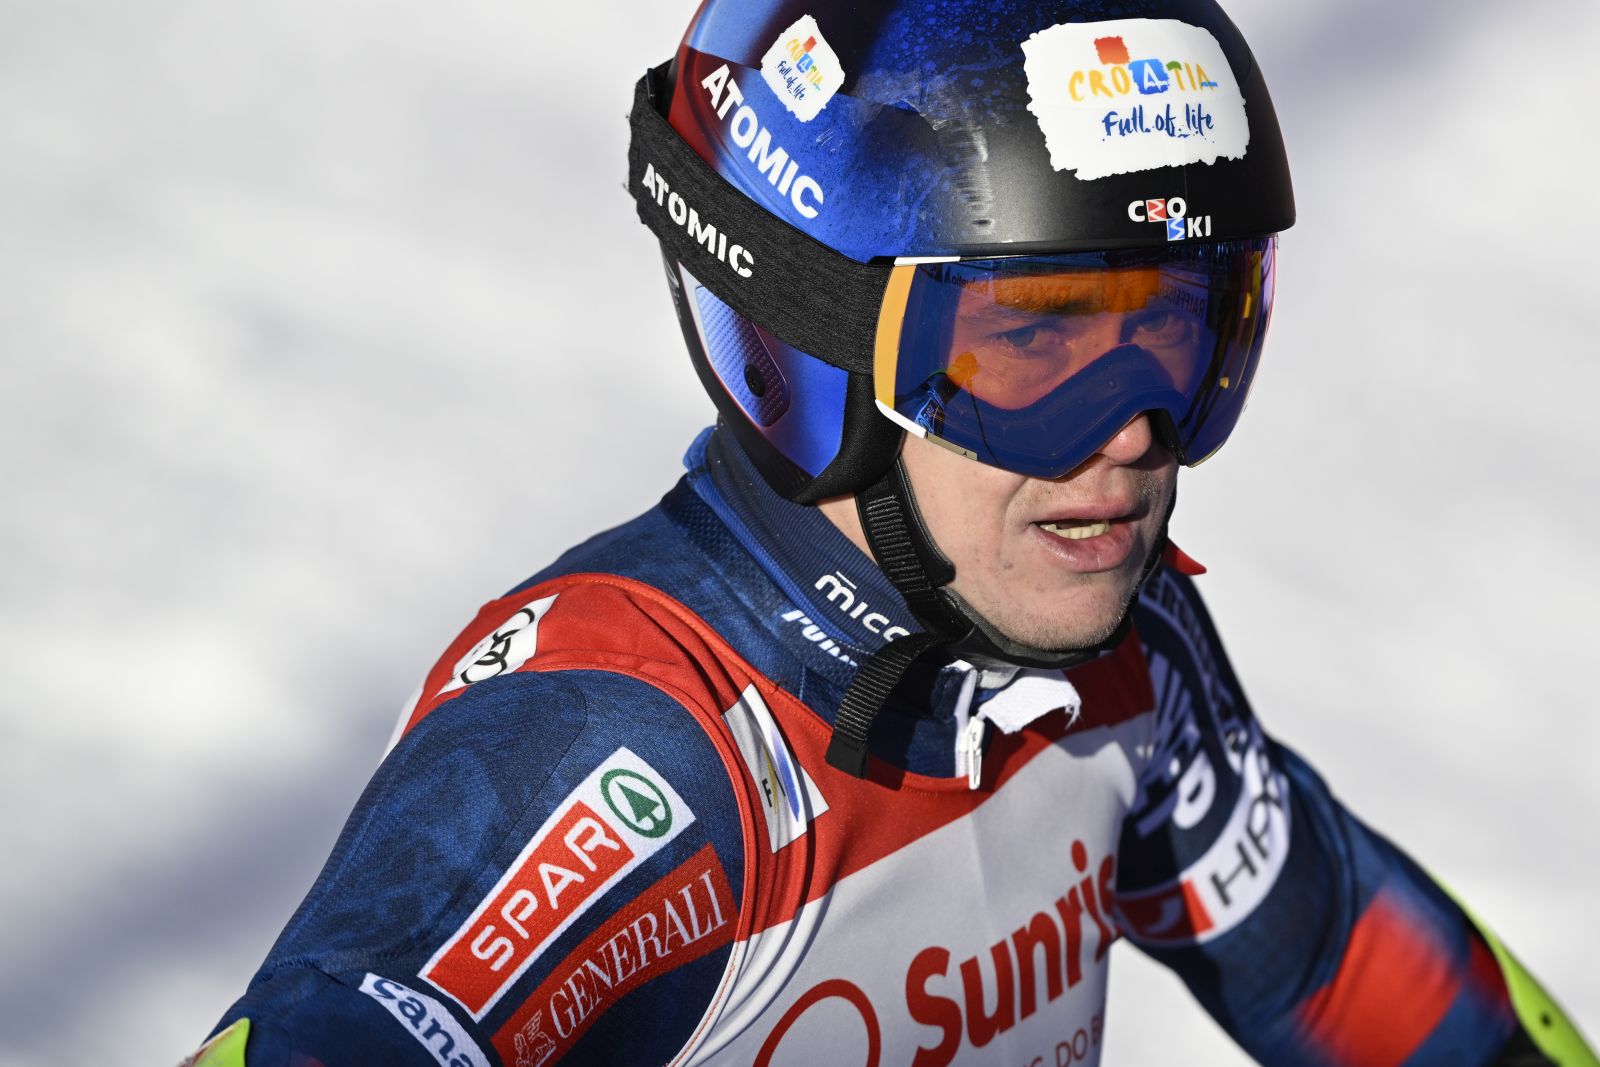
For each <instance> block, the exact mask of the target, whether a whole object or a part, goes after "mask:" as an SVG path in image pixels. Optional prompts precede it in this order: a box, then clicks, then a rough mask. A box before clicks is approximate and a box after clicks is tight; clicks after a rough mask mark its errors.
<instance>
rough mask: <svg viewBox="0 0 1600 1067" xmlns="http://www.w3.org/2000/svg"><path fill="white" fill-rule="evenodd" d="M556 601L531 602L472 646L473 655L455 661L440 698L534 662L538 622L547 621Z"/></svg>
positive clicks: (547, 598)
mask: <svg viewBox="0 0 1600 1067" xmlns="http://www.w3.org/2000/svg"><path fill="white" fill-rule="evenodd" d="M555 600H556V598H555V597H553V596H547V597H541V598H539V599H538V600H534V601H530V602H529V603H527V604H525V605H523V607H522V608H521V609H520V610H519V611H517V613H516V614H514V615H512V616H511V618H509V619H507V620H506V621H505V622H503V623H501V624H500V625H499V626H497V627H495V629H494V632H493V633H491V634H490V635H489V636H488V637H485V638H484V639H483V640H482V641H479V642H478V643H477V644H476V645H473V646H472V649H471V651H469V652H468V653H467V654H466V655H465V656H462V657H461V658H460V659H459V660H457V661H456V665H455V667H454V668H453V669H452V670H451V672H450V681H449V683H448V684H447V685H446V686H445V687H444V688H443V689H441V690H439V692H440V694H441V695H442V694H444V693H449V692H451V691H453V690H456V689H464V688H466V687H467V686H469V685H475V684H476V683H478V682H486V681H488V680H489V679H490V678H498V677H500V676H501V675H502V674H510V673H511V672H512V671H514V670H516V669H517V668H518V667H520V666H522V665H523V664H524V663H526V662H528V661H529V660H530V659H532V658H533V656H534V653H535V652H537V651H538V648H539V620H540V619H542V618H544V616H545V612H547V611H549V610H550V605H551V604H554V603H555Z"/></svg>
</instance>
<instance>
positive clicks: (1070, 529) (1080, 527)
mask: <svg viewBox="0 0 1600 1067" xmlns="http://www.w3.org/2000/svg"><path fill="white" fill-rule="evenodd" d="M1039 528H1040V529H1041V530H1046V531H1048V532H1050V533H1053V534H1055V535H1056V536H1057V537H1062V538H1065V539H1066V540H1068V541H1087V540H1089V538H1091V537H1102V536H1104V535H1105V534H1108V533H1110V532H1111V524H1110V523H1109V522H1105V521H1103V520H1102V521H1100V522H1041V523H1040V524H1039Z"/></svg>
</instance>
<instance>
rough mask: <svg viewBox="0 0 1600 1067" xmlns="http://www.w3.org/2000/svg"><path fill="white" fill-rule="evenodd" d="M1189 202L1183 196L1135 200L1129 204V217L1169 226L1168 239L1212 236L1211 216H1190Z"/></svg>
mask: <svg viewBox="0 0 1600 1067" xmlns="http://www.w3.org/2000/svg"><path fill="white" fill-rule="evenodd" d="M1188 216H1189V202H1188V201H1187V200H1185V199H1184V198H1183V197H1181V196H1173V197H1168V198H1167V199H1165V200H1135V201H1134V202H1133V203H1131V204H1129V205H1128V218H1130V219H1132V220H1133V221H1134V222H1154V223H1159V224H1160V225H1162V226H1165V227H1166V228H1167V240H1169V241H1184V240H1188V239H1189V238H1191V237H1210V236H1211V216H1210V215H1200V216H1197V217H1195V218H1189V217H1188Z"/></svg>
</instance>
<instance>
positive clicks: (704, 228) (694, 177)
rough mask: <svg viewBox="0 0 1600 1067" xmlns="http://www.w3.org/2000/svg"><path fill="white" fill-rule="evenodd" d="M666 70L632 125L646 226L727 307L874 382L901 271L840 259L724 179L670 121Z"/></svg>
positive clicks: (640, 89) (639, 100)
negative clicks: (662, 99) (886, 314)
mask: <svg viewBox="0 0 1600 1067" xmlns="http://www.w3.org/2000/svg"><path fill="white" fill-rule="evenodd" d="M666 70H667V64H662V65H661V66H659V67H656V68H654V69H653V70H650V71H648V72H646V74H645V76H644V77H643V78H640V79H639V83H638V85H637V86H635V87H634V94H633V111H632V113H631V114H630V115H629V117H628V122H629V126H630V128H631V130H632V134H633V136H632V140H631V141H630V143H629V145H628V172H629V173H628V191H629V192H630V193H632V194H633V197H634V201H635V203H636V205H637V207H638V211H639V221H641V222H643V223H644V224H645V225H646V226H648V227H649V228H650V230H651V232H653V233H654V234H655V235H656V237H657V238H659V239H660V241H661V244H662V245H663V246H664V247H665V248H666V249H667V251H668V254H669V255H671V256H672V257H673V258H674V259H676V260H677V261H678V262H679V263H682V264H683V265H684V266H686V267H687V268H688V269H689V271H690V273H692V274H693V275H694V276H695V277H696V278H697V279H699V280H700V281H701V282H702V283H703V284H705V285H706V286H707V288H709V289H710V290H711V291H712V292H713V293H715V294H716V295H717V297H718V298H719V299H721V300H722V301H723V302H724V303H726V304H728V305H729V306H731V307H732V308H733V309H734V310H735V311H737V312H738V313H739V314H741V315H743V316H744V317H745V318H747V319H749V320H750V321H751V322H754V323H756V324H757V325H759V326H761V327H762V328H763V329H765V330H767V331H769V332H770V333H772V334H773V335H774V336H775V337H777V338H778V340H780V341H782V342H784V343H785V344H788V345H791V346H793V347H794V348H797V349H799V350H800V351H802V352H804V353H806V354H807V355H811V356H815V357H816V358H818V359H820V360H822V361H823V362H824V363H828V364H831V365H832V366H835V367H839V368H840V369H842V370H846V371H849V372H851V373H852V374H865V375H871V374H872V362H873V346H874V343H875V340H876V337H877V327H878V314H879V311H880V309H881V308H882V305H883V294H884V289H885V288H886V287H887V286H888V284H889V276H890V274H891V272H892V271H893V267H892V266H891V265H886V264H867V263H858V262H856V261H855V260H853V259H851V258H850V257H849V256H845V255H841V254H840V253H838V252H835V251H834V250H833V249H831V248H829V247H828V246H826V245H824V244H822V243H821V242H819V241H817V240H816V239H815V238H813V237H811V236H810V235H809V234H806V233H804V232H802V231H801V230H799V229H797V228H795V227H794V226H791V225H789V224H788V223H787V222H784V221H783V220H782V219H780V218H778V217H777V216H776V215H773V214H771V213H769V212H768V211H766V210H765V209H764V208H762V207H760V206H759V205H758V204H756V202H755V201H753V200H751V199H750V198H749V197H747V196H745V195H744V194H743V193H741V192H739V190H738V189H736V188H735V187H734V186H733V185H732V184H730V183H729V182H728V181H727V180H726V179H725V178H723V177H722V175H720V174H718V173H717V172H716V170H715V169H713V168H712V167H711V166H710V165H708V164H707V163H706V162H705V160H703V159H701V158H700V156H699V154H698V153H696V152H695V150H694V149H692V148H690V147H689V145H688V144H687V143H686V142H685V141H684V140H683V138H682V137H679V136H678V132H677V131H676V130H674V129H673V128H672V126H671V124H670V123H668V122H667V120H666V118H665V116H663V115H662V113H661V110H660V108H659V107H658V105H657V97H658V96H664V91H663V92H660V93H658V91H657V90H658V88H660V89H662V90H664V87H665V85H666ZM647 178H649V179H650V180H649V181H648V182H647V181H646V179H647ZM691 231H692V232H691Z"/></svg>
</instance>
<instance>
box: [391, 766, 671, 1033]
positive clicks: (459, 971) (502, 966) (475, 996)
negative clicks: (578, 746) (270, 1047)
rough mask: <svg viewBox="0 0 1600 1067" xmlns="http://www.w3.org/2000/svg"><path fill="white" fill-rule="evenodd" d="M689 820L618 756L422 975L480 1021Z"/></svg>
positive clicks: (563, 805)
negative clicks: (562, 937) (552, 946)
mask: <svg viewBox="0 0 1600 1067" xmlns="http://www.w3.org/2000/svg"><path fill="white" fill-rule="evenodd" d="M693 822H694V812H692V811H691V810H689V805H688V804H686V803H684V801H683V798H682V797H680V796H678V794H677V792H676V791H675V790H673V788H672V786H671V785H670V784H668V782H667V780H666V779H665V778H663V777H662V776H661V775H659V774H657V773H656V771H655V769H654V768H652V767H651V766H650V765H649V764H648V763H646V762H645V761H644V760H642V759H640V758H639V757H638V756H636V755H634V753H633V752H631V751H629V750H628V749H626V748H619V749H617V750H616V751H615V752H613V753H612V754H611V756H610V757H609V758H608V759H606V761H605V762H604V763H602V764H601V765H600V766H598V767H596V768H595V769H594V770H593V771H592V772H590V774H589V776H588V777H587V778H585V779H584V780H583V782H582V783H581V784H580V785H579V786H578V788H576V789H574V790H573V791H572V792H571V793H570V794H569V795H568V796H567V797H566V799H565V800H563V801H561V802H560V803H559V804H557V805H556V808H555V811H554V812H553V813H552V814H551V815H550V817H549V818H548V819H546V820H545V821H544V825H542V826H540V827H539V829H538V830H537V831H535V832H534V835H533V838H532V839H531V840H530V841H529V842H528V843H527V845H525V846H524V847H523V849H522V851H521V853H519V854H518V855H517V857H516V858H515V859H514V860H512V862H511V865H510V866H509V867H508V868H507V870H506V872H505V874H504V875H503V876H502V877H501V879H500V881H499V883H498V884H496V885H495V887H494V888H493V889H491V890H490V891H489V894H488V895H487V896H486V897H484V898H483V900H482V901H480V902H479V904H478V906H477V908H476V909H474V910H473V912H472V914H471V915H470V916H469V917H468V918H467V920H466V922H464V923H462V924H461V927H460V928H459V929H458V930H456V932H455V933H454V934H453V935H451V937H450V939H449V940H448V941H446V942H445V943H444V944H443V945H441V946H440V947H439V950H438V951H437V952H435V953H434V954H433V957H432V958H431V959H430V960H428V962H427V964H426V965H425V966H424V967H423V968H422V970H421V971H420V972H419V973H420V975H421V977H422V978H424V979H425V980H427V981H428V982H430V983H432V984H433V985H434V986H436V987H438V988H439V989H440V990H442V991H443V992H444V993H446V994H448V995H449V996H450V997H451V998H453V999H454V1000H455V1001H456V1002H457V1003H459V1004H460V1005H461V1006H462V1007H464V1008H466V1009H467V1012H468V1013H469V1014H470V1015H471V1016H472V1017H473V1018H474V1019H477V1020H480V1021H481V1020H482V1019H483V1017H484V1015H485V1014H486V1013H487V1012H488V1011H489V1009H490V1008H493V1007H494V1006H495V1004H496V1003H497V1002H498V1001H499V1000H500V998H501V997H502V996H504V995H505V992H506V990H507V989H509V988H511V985H512V983H513V982H515V981H516V980H517V979H518V978H520V977H521V976H522V975H523V974H524V973H525V972H526V971H527V970H528V968H529V967H531V966H532V965H533V963H534V961H535V960H537V959H538V958H539V956H540V954H541V953H542V952H543V951H544V949H545V948H546V947H547V946H548V945H549V944H550V943H551V942H553V941H554V940H555V939H556V938H557V937H559V936H560V935H561V934H562V933H564V932H565V931H566V929H567V928H568V927H570V926H571V925H572V924H573V923H574V922H575V921H577V919H578V918H579V917H580V916H582V915H583V913H584V912H586V911H588V910H589V909H590V908H591V907H593V906H594V905H595V904H596V903H597V902H598V901H599V900H600V899H601V898H603V897H604V896H605V895H606V892H607V891H608V890H609V889H610V888H611V887H612V886H613V885H615V884H616V883H617V882H619V881H621V880H622V879H623V878H625V877H626V876H627V875H628V874H629V873H631V872H632V871H633V870H635V869H636V868H638V867H639V865H640V864H642V863H644V862H645V861H646V860H648V859H649V858H650V857H651V856H653V855H655V854H656V853H657V852H659V851H661V849H662V848H664V847H665V846H666V845H667V844H669V843H670V842H671V841H672V840H673V839H675V838H676V837H677V836H678V834H680V833H682V832H683V829H684V828H685V827H686V826H689V825H690V824H692V823H693Z"/></svg>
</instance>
